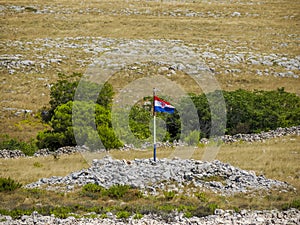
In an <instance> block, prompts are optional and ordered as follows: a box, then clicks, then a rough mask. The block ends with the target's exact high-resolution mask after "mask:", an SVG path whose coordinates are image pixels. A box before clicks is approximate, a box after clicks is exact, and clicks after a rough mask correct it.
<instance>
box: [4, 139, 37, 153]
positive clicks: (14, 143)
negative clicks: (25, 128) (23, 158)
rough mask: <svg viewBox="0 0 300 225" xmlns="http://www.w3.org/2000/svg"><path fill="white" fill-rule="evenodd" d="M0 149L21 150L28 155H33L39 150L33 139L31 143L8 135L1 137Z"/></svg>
mask: <svg viewBox="0 0 300 225" xmlns="http://www.w3.org/2000/svg"><path fill="white" fill-rule="evenodd" d="M0 140H1V141H0V149H7V150H21V151H22V152H23V153H24V154H25V155H27V156H33V154H34V153H35V152H36V150H37V146H36V144H35V142H34V141H33V140H31V141H30V142H29V143H26V142H24V141H18V140H17V139H15V138H10V137H9V136H8V135H3V136H1V137H0Z"/></svg>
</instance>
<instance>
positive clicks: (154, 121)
mask: <svg viewBox="0 0 300 225" xmlns="http://www.w3.org/2000/svg"><path fill="white" fill-rule="evenodd" d="M155 96H156V93H155V88H153V160H154V162H156V112H155Z"/></svg>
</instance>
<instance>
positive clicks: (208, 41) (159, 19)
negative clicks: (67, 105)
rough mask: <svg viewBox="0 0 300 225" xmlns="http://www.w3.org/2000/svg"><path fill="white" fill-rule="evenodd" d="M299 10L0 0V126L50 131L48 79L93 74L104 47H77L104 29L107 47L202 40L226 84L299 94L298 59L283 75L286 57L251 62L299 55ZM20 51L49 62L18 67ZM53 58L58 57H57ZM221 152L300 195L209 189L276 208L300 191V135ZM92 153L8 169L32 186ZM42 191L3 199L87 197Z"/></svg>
mask: <svg viewBox="0 0 300 225" xmlns="http://www.w3.org/2000/svg"><path fill="white" fill-rule="evenodd" d="M299 13H300V2H299V1H298V0H276V1H275V0H265V1H262V0H251V1H248V0H233V1H228V0H221V1H215V0H207V1H206V0H205V1H204V0H203V1H202V0H194V1H189V0H188V1H155V0H153V1H139V0H137V1H136V0H127V1H125V0H114V1H108V0H82V1H79V0H71V1H69V0H68V1H67V0H53V1H42V0H34V1H28V0H0V63H2V62H4V63H3V64H0V112H1V115H0V134H1V135H3V134H8V135H10V136H11V137H15V138H17V139H19V140H26V141H28V140H30V139H31V138H35V137H36V134H37V132H38V131H41V130H43V129H46V128H47V125H45V124H42V123H41V122H40V118H39V117H38V116H37V115H38V111H39V110H40V109H41V108H42V107H43V106H47V105H48V102H49V98H50V97H49V85H50V84H51V83H53V82H55V81H56V80H57V79H58V73H65V74H71V73H73V72H80V73H85V72H86V69H87V67H88V65H89V64H90V63H92V61H93V59H94V58H97V57H100V56H101V54H103V52H100V53H99V52H97V54H94V53H93V52H92V53H90V51H85V50H86V49H84V48H75V47H74V46H76V45H77V44H78V45H80V46H83V47H84V46H88V47H87V48H91V47H90V46H93V45H92V44H93V43H94V42H95V40H94V39H92V38H99V37H101V38H106V39H109V40H110V41H111V43H112V44H111V45H110V46H104V47H107V48H108V47H109V48H114V47H117V46H120V43H122V42H123V41H124V42H125V41H131V40H132V41H136V40H143V41H150V40H153V39H155V40H166V41H168V40H181V41H182V43H183V45H184V46H188V47H190V48H196V47H197V51H198V52H197V53H199V54H200V55H201V54H202V55H203V54H204V53H205V52H210V53H215V54H217V55H218V56H222V57H219V58H216V59H214V58H211V57H203V58H202V60H203V61H204V62H205V63H206V64H207V65H209V66H210V67H212V68H213V69H214V76H215V78H216V79H217V81H218V83H219V85H220V87H221V88H222V89H223V90H236V89H239V88H242V89H247V90H255V89H257V90H276V89H277V88H281V87H284V88H285V90H286V91H288V92H293V93H296V94H297V95H300V78H296V77H299V75H300V73H299V65H296V69H292V72H293V73H292V74H293V75H295V76H285V77H282V76H274V74H279V73H286V72H287V71H289V69H287V68H286V67H284V66H281V65H279V64H278V63H273V64H272V65H268V64H261V63H258V64H257V63H249V62H251V57H255V60H258V59H262V60H264V58H265V57H266V58H267V57H269V56H272V57H273V56H274V57H277V58H278V59H280V60H285V58H286V59H292V60H293V59H296V58H297V57H298V58H299V55H300V48H299V44H300V39H299V38H300V29H299V25H300V14H299ZM78 37H82V39H80V38H78ZM66 38H67V39H66ZM68 38H69V39H68ZM72 38H73V39H72ZM76 38H77V39H76ZM49 46H50V47H49ZM94 47H97V46H94ZM90 50H91V51H92V50H93V49H90ZM227 53H228V54H233V55H239V54H243V55H244V56H245V57H244V60H242V61H241V62H238V63H231V62H228V61H226V57H225V55H226V54H227ZM93 54H94V55H93ZM16 55H19V56H17V57H19V58H20V60H31V61H34V62H43V64H42V63H40V64H37V63H36V64H35V65H30V66H23V67H22V66H21V67H20V69H19V70H16V71H13V70H15V69H14V68H10V67H9V66H8V67H7V66H5V65H6V64H5V63H6V62H7V59H8V61H10V60H12V61H13V60H14V59H12V58H14V57H16ZM247 57H248V58H247ZM52 59H55V60H56V59H59V60H60V61H59V62H54V61H53V62H49V60H50V61H51V60H52ZM79 59H80V60H79ZM47 60H48V61H47ZM81 61H82V62H83V63H82V64H81ZM45 62H46V63H45ZM47 62H49V63H48V64H47ZM27 63H28V62H27ZM29 64H30V63H29ZM44 64H46V65H44ZM297 66H298V67H297ZM44 67H45V68H44ZM42 68H43V69H42ZM227 71H229V72H227ZM236 71H237V72H236ZM260 73H262V74H260ZM115 78H116V79H111V82H112V84H113V85H114V86H115V87H119V86H122V85H124V83H126V82H128V81H130V78H129V79H128V80H126V79H127V78H122V74H121V75H120V77H118V76H116V77H115ZM123 79H124V80H123ZM174 79H175V80H176V79H177V80H176V81H177V82H178V83H179V84H180V85H182V86H184V88H186V89H189V88H191V83H190V82H185V81H184V82H183V81H182V79H181V75H180V74H179V75H178V77H175V78H174ZM11 109H12V110H11ZM19 109H28V110H32V113H30V114H26V115H25V114H22V113H21V114H18V115H16V111H18V110H19ZM204 150H205V147H203V146H202V147H199V148H198V149H196V150H195V152H194V155H193V158H195V159H201V158H202V155H203V152H204ZM172 151H173V150H172V149H158V158H164V157H168V156H170V155H171V154H172ZM108 154H110V155H111V156H113V157H114V158H116V159H128V160H131V159H134V158H150V157H152V150H147V151H122V152H121V151H116V150H114V151H110V152H109V153H108ZM216 159H217V160H220V161H223V162H228V163H231V164H232V165H233V166H237V167H240V168H242V169H246V170H253V171H255V172H256V174H264V175H265V176H266V177H268V178H273V179H278V180H281V181H286V182H288V183H290V184H292V185H293V186H294V187H296V188H297V191H296V192H293V193H274V195H272V196H271V197H270V198H268V199H266V198H264V197H261V196H259V195H258V196H256V197H253V196H246V195H245V196H235V197H230V198H227V199H225V200H224V199H223V200H222V201H221V200H220V199H218V197H216V196H210V197H211V198H216V201H218V202H223V203H222V204H224V207H231V206H232V205H233V206H236V207H241V208H242V207H245V208H273V207H277V206H279V205H281V204H283V203H287V202H290V201H291V200H293V199H299V196H300V195H299V190H300V166H299V165H300V138H299V136H297V137H294V136H288V137H283V138H276V139H272V140H268V141H266V142H264V143H235V144H222V145H221V146H220V151H219V153H218V155H217V157H216ZM87 161H88V159H87V158H84V157H83V156H82V155H80V154H75V155H68V156H61V157H60V158H59V159H58V160H57V159H54V158H53V157H45V158H20V159H0V177H11V178H13V179H15V180H16V181H19V182H21V183H23V184H26V183H30V182H33V181H36V180H38V179H39V178H42V177H49V176H64V175H66V174H68V173H70V172H72V171H75V170H80V169H82V168H87V167H88V166H89V165H88V163H87ZM41 193H42V192H41ZM37 194H38V195H39V196H38V198H37V199H39V200H37V199H36V196H35V197H34V195H35V194H34V193H33V194H30V193H29V192H24V193H23V192H22V191H20V192H17V193H16V194H15V195H13V194H11V195H6V194H1V196H0V197H1V200H3V204H4V205H3V207H7V208H13V207H14V206H16V205H24V204H25V205H26V204H27V205H30V204H36V203H39V204H45V205H47V204H55V203H56V202H62V204H63V202H65V204H73V203H74V202H76V203H78V204H80V203H83V201H86V199H84V198H81V197H80V196H77V195H75V194H74V196H73V197H72V196H71V195H59V194H58V195H57V194H53V193H42V194H39V193H37ZM98 203H99V202H98ZM14 204H15V205H14ZM74 204H75V203H74Z"/></svg>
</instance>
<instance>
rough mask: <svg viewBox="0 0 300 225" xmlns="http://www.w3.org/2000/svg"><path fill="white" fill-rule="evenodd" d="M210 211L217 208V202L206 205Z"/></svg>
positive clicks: (212, 211)
mask: <svg viewBox="0 0 300 225" xmlns="http://www.w3.org/2000/svg"><path fill="white" fill-rule="evenodd" d="M207 207H208V209H209V211H210V213H214V212H215V210H216V209H217V208H219V206H218V204H217V203H214V202H211V203H209V204H208V205H207Z"/></svg>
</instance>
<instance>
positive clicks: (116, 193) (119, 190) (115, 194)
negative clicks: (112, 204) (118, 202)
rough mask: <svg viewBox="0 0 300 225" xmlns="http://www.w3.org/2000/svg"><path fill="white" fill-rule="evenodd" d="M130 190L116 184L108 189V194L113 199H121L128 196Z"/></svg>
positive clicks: (125, 186) (127, 187) (126, 186)
mask: <svg viewBox="0 0 300 225" xmlns="http://www.w3.org/2000/svg"><path fill="white" fill-rule="evenodd" d="M129 188H130V186H128V185H121V184H116V185H113V186H111V187H110V188H109V189H107V191H106V193H107V195H108V196H109V197H111V198H116V199H120V198H122V197H123V196H124V195H125V194H126V192H127V191H128V190H129Z"/></svg>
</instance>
